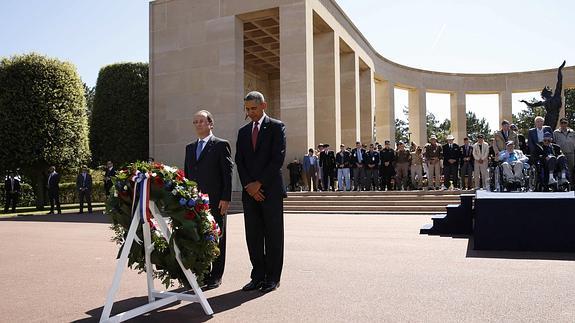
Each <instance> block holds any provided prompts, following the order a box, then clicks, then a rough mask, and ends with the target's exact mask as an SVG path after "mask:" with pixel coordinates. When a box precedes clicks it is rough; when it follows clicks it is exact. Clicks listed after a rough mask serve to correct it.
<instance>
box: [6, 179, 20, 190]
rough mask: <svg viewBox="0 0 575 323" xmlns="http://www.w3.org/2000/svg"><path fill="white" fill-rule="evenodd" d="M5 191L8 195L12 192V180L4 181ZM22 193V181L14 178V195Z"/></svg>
mask: <svg viewBox="0 0 575 323" xmlns="http://www.w3.org/2000/svg"><path fill="white" fill-rule="evenodd" d="M4 190H5V192H6V194H9V193H11V191H12V182H11V181H10V178H6V181H4ZM20 191H21V187H20V180H18V179H17V178H14V193H17V194H18V193H20Z"/></svg>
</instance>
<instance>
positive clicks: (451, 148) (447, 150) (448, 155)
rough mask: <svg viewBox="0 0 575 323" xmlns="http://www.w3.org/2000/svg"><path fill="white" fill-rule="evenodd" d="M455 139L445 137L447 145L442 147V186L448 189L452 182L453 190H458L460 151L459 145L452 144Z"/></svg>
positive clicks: (450, 136)
mask: <svg viewBox="0 0 575 323" xmlns="http://www.w3.org/2000/svg"><path fill="white" fill-rule="evenodd" d="M454 139H455V138H454V137H453V136H452V135H449V136H447V144H445V145H443V149H442V150H443V186H445V188H449V187H450V182H452V184H453V186H454V187H455V188H459V177H458V176H457V174H458V172H459V160H460V159H461V150H460V149H459V145H457V144H455V143H453V140H454Z"/></svg>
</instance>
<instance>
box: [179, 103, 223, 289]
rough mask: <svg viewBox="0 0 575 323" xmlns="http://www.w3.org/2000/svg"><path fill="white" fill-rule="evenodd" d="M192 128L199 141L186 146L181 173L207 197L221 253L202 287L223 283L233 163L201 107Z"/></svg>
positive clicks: (206, 112) (210, 115) (212, 119)
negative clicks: (216, 224) (218, 236)
mask: <svg viewBox="0 0 575 323" xmlns="http://www.w3.org/2000/svg"><path fill="white" fill-rule="evenodd" d="M193 122H194V128H195V131H196V135H197V136H198V140H195V141H194V142H192V143H190V144H188V145H187V146H186V159H185V162H184V173H185V175H186V178H188V179H190V180H192V181H195V182H196V183H197V184H198V189H199V190H200V191H201V192H202V193H206V194H208V195H209V198H210V212H211V214H212V216H213V217H214V218H215V219H216V221H217V222H218V225H219V226H220V229H221V230H222V236H221V237H220V242H219V248H220V255H219V257H218V258H216V260H215V261H214V263H213V264H212V271H211V272H210V273H209V274H208V275H207V277H206V280H205V287H204V289H206V290H207V289H213V288H217V287H219V286H220V285H221V284H222V276H223V274H224V266H225V261H226V236H227V233H226V222H227V221H226V214H227V213H228V208H229V206H230V201H231V199H232V170H233V168H234V164H233V161H232V153H231V148H230V143H229V142H228V141H226V140H224V139H220V138H218V137H216V136H214V135H213V133H212V129H213V128H214V117H213V116H212V114H211V113H210V112H209V111H206V110H201V111H198V112H197V113H196V114H195V115H194V121H193Z"/></svg>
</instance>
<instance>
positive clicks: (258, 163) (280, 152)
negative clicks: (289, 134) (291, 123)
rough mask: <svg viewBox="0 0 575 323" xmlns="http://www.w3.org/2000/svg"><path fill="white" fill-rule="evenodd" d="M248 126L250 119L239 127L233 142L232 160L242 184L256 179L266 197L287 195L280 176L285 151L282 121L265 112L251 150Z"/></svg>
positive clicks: (244, 185) (245, 184)
mask: <svg viewBox="0 0 575 323" xmlns="http://www.w3.org/2000/svg"><path fill="white" fill-rule="evenodd" d="M252 127H253V122H250V123H248V124H246V125H245V126H243V127H242V128H240V130H239V131H238V140H237V142H236V157H235V160H236V165H237V167H238V174H239V176H240V181H241V183H242V186H243V187H244V188H245V187H246V186H247V185H248V184H249V183H251V182H254V181H259V182H260V183H262V190H263V192H264V195H265V196H266V198H268V197H274V196H275V197H277V196H282V197H287V195H286V191H285V187H284V184H283V179H282V167H283V163H284V160H285V153H286V136H285V125H284V124H283V122H281V121H280V120H276V119H273V118H270V117H269V116H267V115H266V116H265V117H264V120H263V122H262V124H261V126H260V131H259V133H258V140H257V142H256V148H255V150H254V148H253V147H252ZM244 191H245V189H244ZM246 195H247V194H244V197H245V196H246ZM248 197H249V196H248ZM249 198H251V197H249Z"/></svg>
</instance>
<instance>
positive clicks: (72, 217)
mask: <svg viewBox="0 0 575 323" xmlns="http://www.w3.org/2000/svg"><path fill="white" fill-rule="evenodd" d="M2 221H32V222H75V223H111V222H110V219H109V218H108V216H107V215H104V214H103V213H102V211H97V212H94V213H92V214H89V213H83V214H78V213H64V214H48V215H17V216H12V217H6V218H0V222H2Z"/></svg>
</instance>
